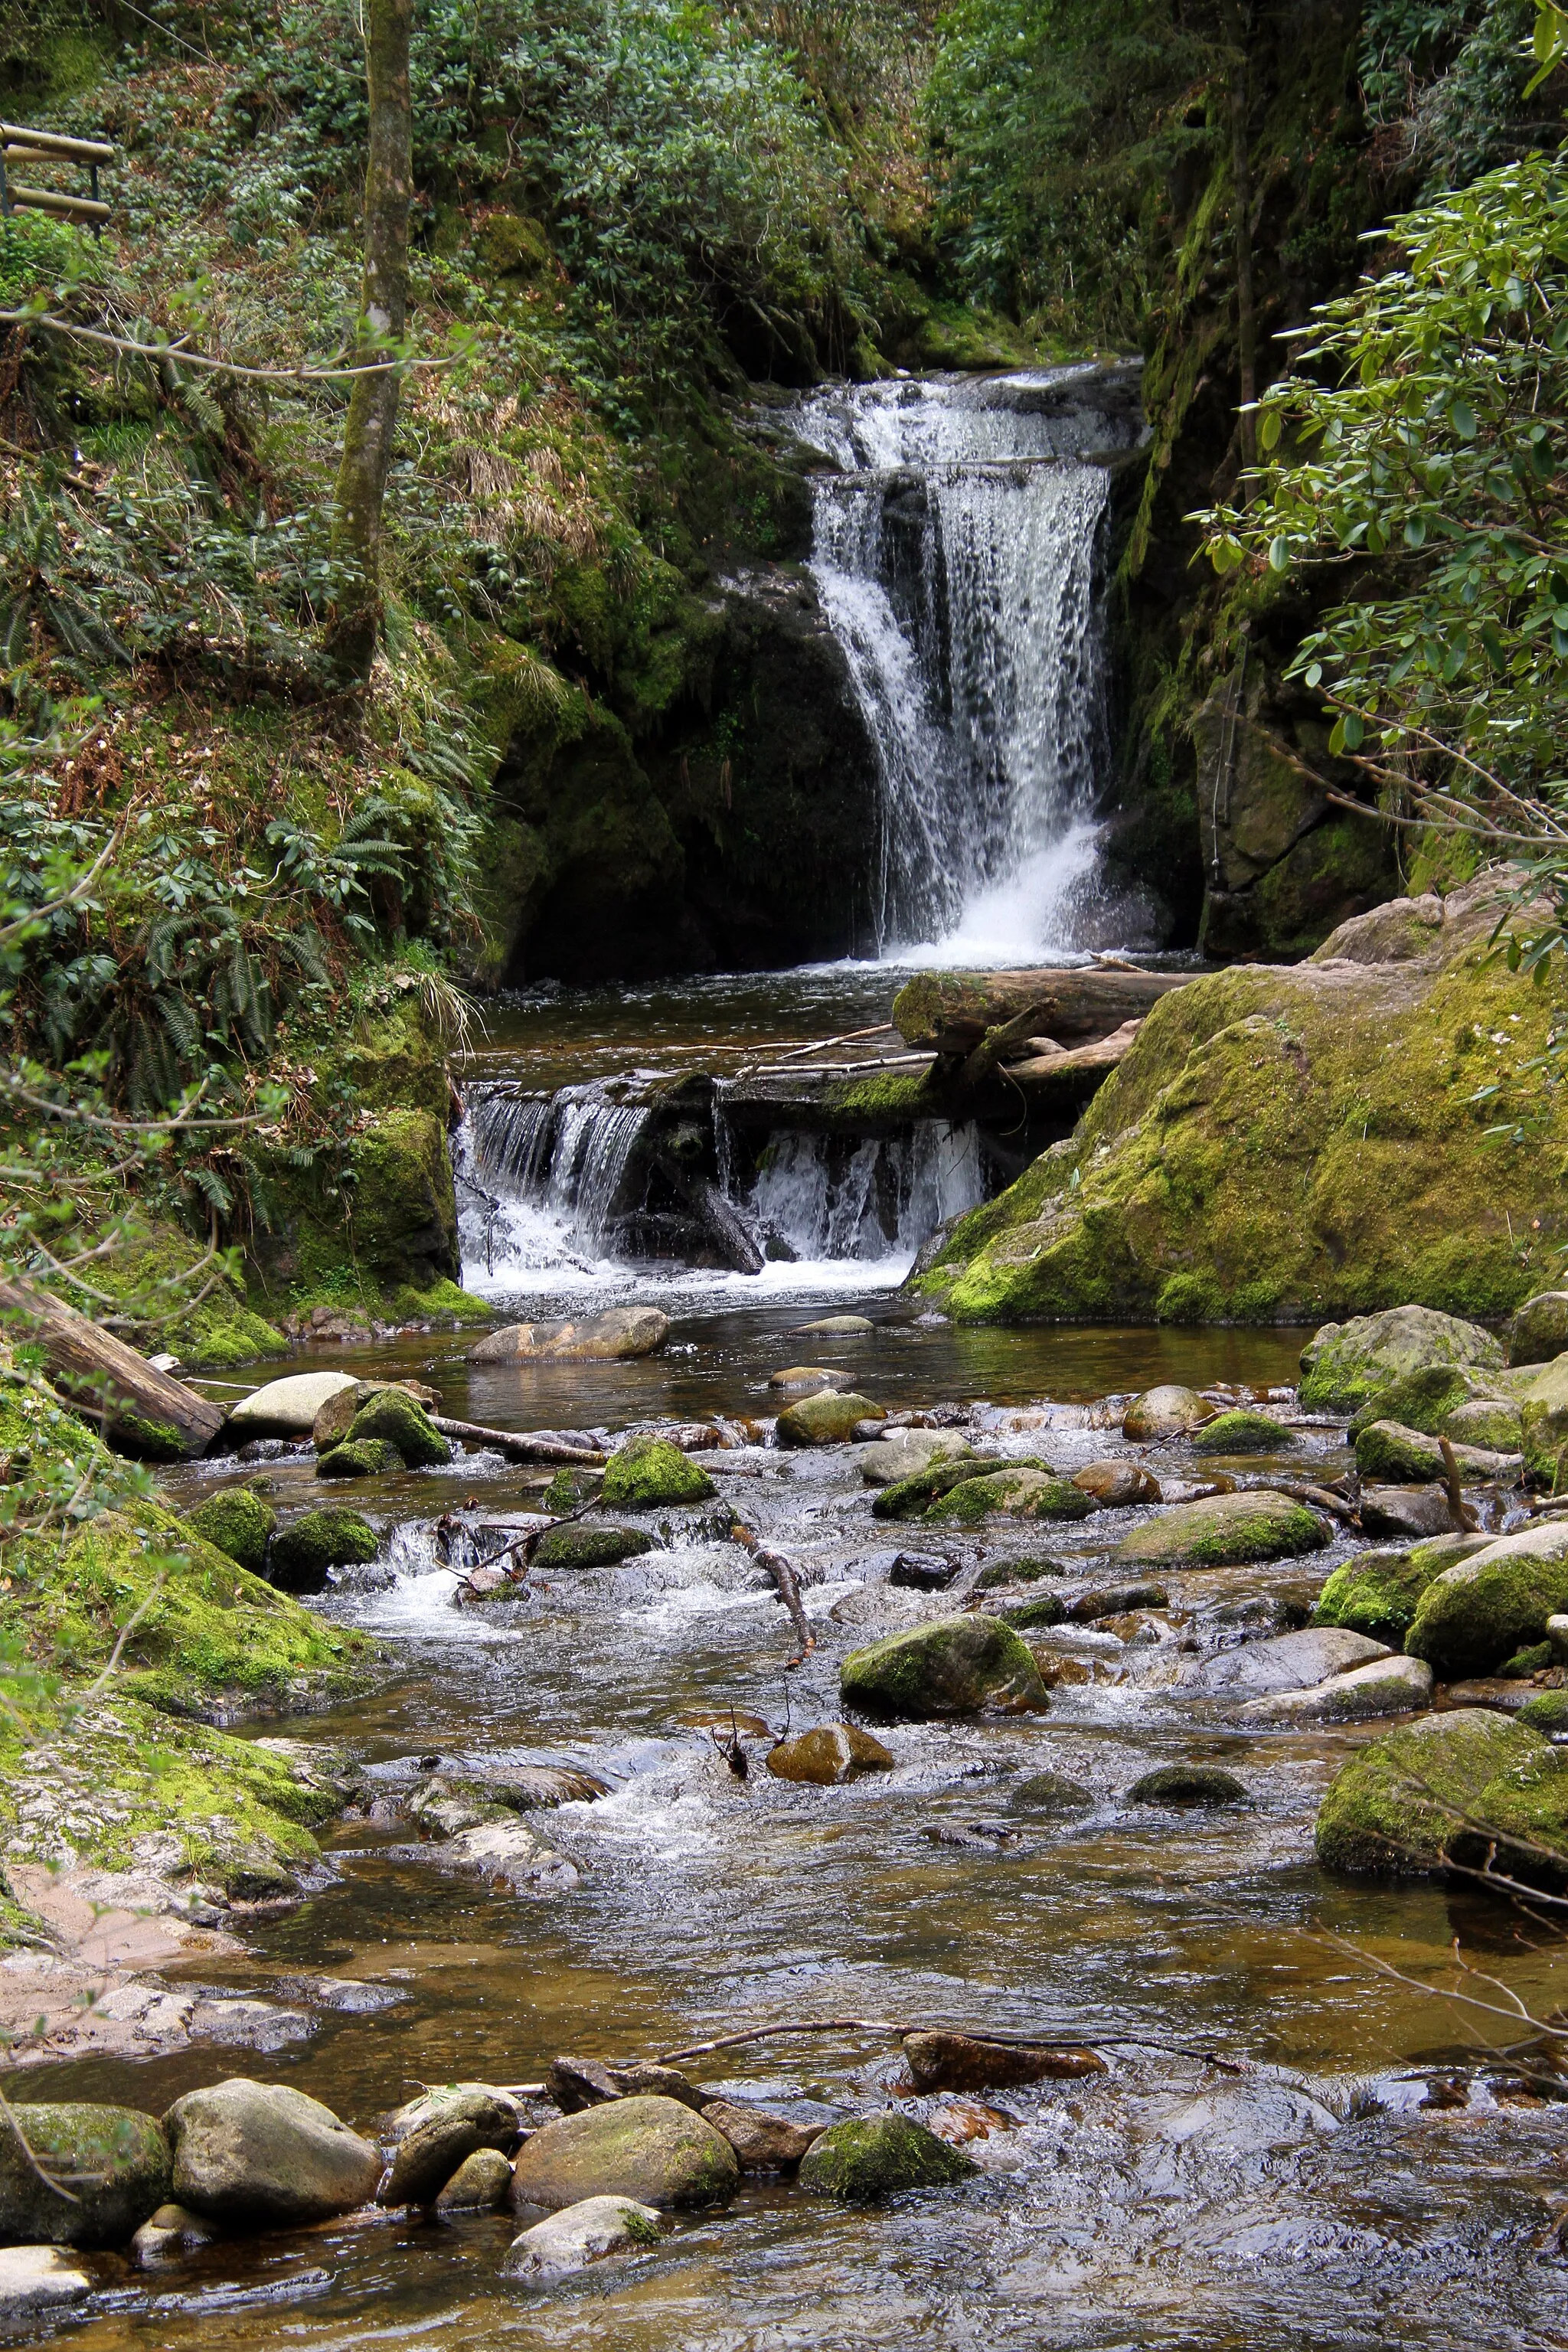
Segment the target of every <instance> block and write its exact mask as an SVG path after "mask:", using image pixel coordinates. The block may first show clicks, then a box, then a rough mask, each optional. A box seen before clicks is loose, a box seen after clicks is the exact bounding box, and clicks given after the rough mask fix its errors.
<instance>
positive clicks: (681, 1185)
mask: <svg viewBox="0 0 1568 2352" xmlns="http://www.w3.org/2000/svg"><path fill="white" fill-rule="evenodd" d="M653 1164H654V1166H655V1167H656V1168H657V1169H658V1172H659V1174H660V1175H661V1176H662V1177H663V1178H664V1181H665V1182H666V1183H667V1184H668V1186H669V1187H670V1189H671V1191H672V1192H676V1193H677V1194H679V1198H680V1199H681V1200H683V1201H684V1202H686V1204H687V1206H688V1208H689V1209H690V1211H691V1213H692V1214H693V1215H694V1216H695V1217H696V1219H697V1221H698V1223H699V1224H700V1225H701V1226H702V1228H703V1230H704V1232H705V1233H706V1234H708V1235H709V1236H710V1239H711V1240H712V1242H713V1243H714V1244H715V1245H716V1246H717V1248H718V1250H719V1252H720V1255H721V1256H722V1258H723V1260H724V1263H725V1265H729V1266H732V1267H733V1268H734V1270H735V1272H736V1273H737V1274H761V1272H762V1270H763V1266H764V1265H766V1263H767V1261H766V1259H765V1258H764V1257H763V1253H762V1251H761V1250H760V1249H759V1247H758V1246H757V1241H756V1237H755V1235H754V1234H752V1231H751V1229H750V1227H749V1226H748V1225H747V1224H746V1223H745V1222H744V1220H743V1219H742V1217H741V1215H740V1214H739V1213H738V1212H737V1211H736V1209H735V1208H734V1206H733V1204H732V1203H731V1202H729V1201H727V1200H726V1199H725V1198H724V1195H723V1193H722V1192H721V1191H720V1190H719V1187H718V1185H717V1184H715V1183H714V1182H713V1181H712V1180H711V1179H710V1177H708V1176H705V1175H703V1174H702V1173H701V1172H700V1171H696V1170H693V1169H689V1168H683V1167H682V1166H681V1164H680V1161H679V1160H678V1159H677V1158H676V1156H675V1154H674V1152H673V1151H666V1150H662V1149H661V1150H658V1151H656V1152H655V1153H654V1155H653Z"/></svg>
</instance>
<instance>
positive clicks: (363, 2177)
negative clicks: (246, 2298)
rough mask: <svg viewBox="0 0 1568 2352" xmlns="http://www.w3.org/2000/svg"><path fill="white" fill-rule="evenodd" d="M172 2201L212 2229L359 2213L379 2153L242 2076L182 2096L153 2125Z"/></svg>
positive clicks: (296, 2098) (326, 2114) (306, 2107)
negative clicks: (166, 2156)
mask: <svg viewBox="0 0 1568 2352" xmlns="http://www.w3.org/2000/svg"><path fill="white" fill-rule="evenodd" d="M163 2126H164V2129H165V2130H166V2131H167V2133H168V2135H169V2139H170V2142H171V2144H172V2146H173V2148H174V2196H175V2199H176V2200H177V2201H178V2202H179V2203H180V2204H182V2205H188V2206H190V2207H192V2208H193V2209H194V2210H195V2211H196V2212H198V2213H207V2214H211V2215H212V2216H213V2217H214V2219H215V2220H217V2221H235V2222H240V2223H244V2224H247V2225H248V2226H251V2227H256V2226H263V2227H265V2226H267V2225H268V2224H270V2225H272V2226H274V2227H284V2226H288V2225H289V2224H298V2223H300V2222H307V2221H328V2220H330V2218H331V2216H332V2215H333V2214H334V2213H348V2212H351V2211H352V2210H353V2208H354V2207H355V2206H356V2205H364V2204H368V2203H369V2201H370V2200H371V2199H372V2198H373V2197H374V2194H375V2188H376V2183H377V2181H378V2180H379V2179H380V2178H381V2151H380V2150H379V2148H375V2147H372V2145H371V2143H370V2142H369V2140H367V2139H362V2138H361V2137H360V2136H359V2134H358V2133H357V2132H354V2131H351V2130H350V2129H349V2127H348V2126H347V2124H344V2123H340V2122H339V2120H338V2118H337V2116H335V2115H333V2113H332V2111H331V2107H325V2106H323V2105H321V2101H320V2100H319V2099H312V2098H308V2097H307V2096H306V2095H305V2093H304V2092H303V2091H296V2090H293V2089H291V2088H289V2086H288V2085H287V2084H280V2083H253V2082H251V2081H250V2080H249V2079H248V2078H247V2076H245V2075H243V2074H239V2075H235V2076H234V2077H233V2078H232V2079H231V2080H230V2081H228V2082H226V2083H216V2084H213V2086H212V2087H211V2088H210V2089H209V2090H205V2091H188V2092H187V2093H186V2094H185V2096H184V2098H183V2099H176V2100H175V2102H174V2105H173V2106H172V2107H171V2108H170V2109H169V2112H168V2114H167V2115H166V2116H164V2118H163Z"/></svg>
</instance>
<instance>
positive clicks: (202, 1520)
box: [187, 1486, 278, 1576]
mask: <svg viewBox="0 0 1568 2352" xmlns="http://www.w3.org/2000/svg"><path fill="white" fill-rule="evenodd" d="M187 1525H188V1526H190V1527H193V1528H195V1531H196V1533H197V1535H199V1536H200V1537H201V1538H202V1539H203V1541H204V1542H205V1543H210V1544H211V1545H212V1546H213V1547H214V1549H216V1550H217V1551H221V1552H223V1553H225V1554H226V1557H227V1558H228V1559H233V1560H237V1561H238V1563H239V1565H240V1567H241V1568H247V1569H248V1570H250V1573H251V1574H252V1576H259V1575H260V1574H261V1571H262V1568H263V1566H264V1564H265V1562H266V1559H267V1538H268V1536H269V1535H270V1534H271V1533H272V1530H273V1528H275V1527H276V1526H277V1525H278V1514H277V1512H276V1511H275V1510H273V1508H272V1507H271V1506H270V1504H268V1503H264V1502H263V1501H262V1499H261V1497H260V1496H259V1495H253V1494H252V1493H251V1491H250V1489H249V1487H248V1486H226V1487H225V1489H224V1491H223V1493H222V1494H221V1495H209V1496H207V1499H206V1501H205V1503H201V1504H198V1505H197V1507H196V1508H195V1510H194V1511H193V1512H191V1514H190V1516H189V1518H188V1520H187Z"/></svg>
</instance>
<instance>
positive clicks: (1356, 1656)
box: [1186, 1625, 1388, 1699]
mask: <svg viewBox="0 0 1568 2352" xmlns="http://www.w3.org/2000/svg"><path fill="white" fill-rule="evenodd" d="M1387 1655H1388V1650H1387V1646H1386V1644H1385V1643H1382V1642H1373V1641H1371V1640H1369V1639H1368V1637H1367V1636H1366V1634H1364V1633H1351V1632H1350V1631H1349V1629H1348V1628H1347V1627H1345V1626H1342V1625H1340V1626H1335V1625H1325V1626H1314V1627H1312V1628H1310V1629H1309V1630H1308V1631H1306V1632H1303V1633H1279V1634H1277V1635H1276V1636H1275V1638H1274V1639H1273V1640H1272V1641H1271V1642H1243V1643H1241V1644H1240V1645H1239V1646H1238V1647H1237V1648H1236V1649H1231V1650H1221V1651H1220V1653H1219V1654H1218V1655H1217V1656H1216V1657H1213V1658H1206V1659H1205V1660H1204V1662H1203V1664H1201V1665H1199V1666H1197V1667H1196V1668H1195V1669H1194V1672H1193V1674H1192V1675H1191V1676H1190V1677H1189V1678H1188V1682H1187V1685H1186V1687H1187V1688H1188V1689H1190V1690H1198V1691H1202V1692H1204V1693H1205V1694H1206V1695H1208V1696H1214V1697H1218V1696H1222V1695H1223V1696H1226V1697H1229V1698H1238V1699H1239V1698H1264V1697H1267V1696H1269V1695H1270V1694H1271V1693H1273V1692H1275V1691H1294V1690H1305V1689H1308V1688H1310V1686H1311V1685H1313V1684H1316V1683H1321V1682H1326V1681H1327V1680H1328V1678H1329V1676H1330V1675H1342V1674H1348V1673H1349V1672H1350V1670H1351V1669H1352V1667H1354V1666H1365V1665H1370V1664H1372V1662H1373V1659H1374V1658H1385V1657H1387Z"/></svg>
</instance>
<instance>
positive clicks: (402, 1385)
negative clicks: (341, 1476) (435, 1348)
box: [310, 1381, 441, 1454]
mask: <svg viewBox="0 0 1568 2352" xmlns="http://www.w3.org/2000/svg"><path fill="white" fill-rule="evenodd" d="M384 1389H397V1390H400V1391H402V1393H403V1394H404V1395H405V1396H410V1397H412V1398H413V1399H414V1402H416V1404H419V1405H423V1407H424V1408H425V1411H426V1412H434V1411H435V1409H436V1407H437V1405H438V1404H439V1403H440V1402H441V1392H440V1391H439V1390H438V1389H433V1388H431V1387H429V1386H428V1384H427V1383H426V1381H355V1382H354V1383H353V1387H352V1388H346V1389H340V1390H339V1391H337V1394H336V1395H335V1396H330V1397H329V1398H328V1399H327V1402H326V1403H325V1404H324V1405H323V1406H322V1407H321V1411H320V1412H319V1413H318V1414H317V1415H316V1418H315V1420H314V1421H313V1422H312V1423H310V1442H311V1444H313V1445H314V1447H315V1449H316V1451H317V1453H318V1454H330V1453H331V1450H332V1448H333V1446H334V1445H341V1444H342V1442H343V1440H344V1438H345V1437H346V1436H347V1435H348V1433H349V1432H350V1430H351V1429H352V1428H353V1424H354V1420H355V1417H356V1415H357V1414H358V1413H359V1412H360V1409H361V1407H362V1406H363V1405H367V1404H368V1403H369V1402H370V1401H371V1399H372V1397H374V1396H379V1395H380V1394H381V1392H382V1391H383V1390H384Z"/></svg>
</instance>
